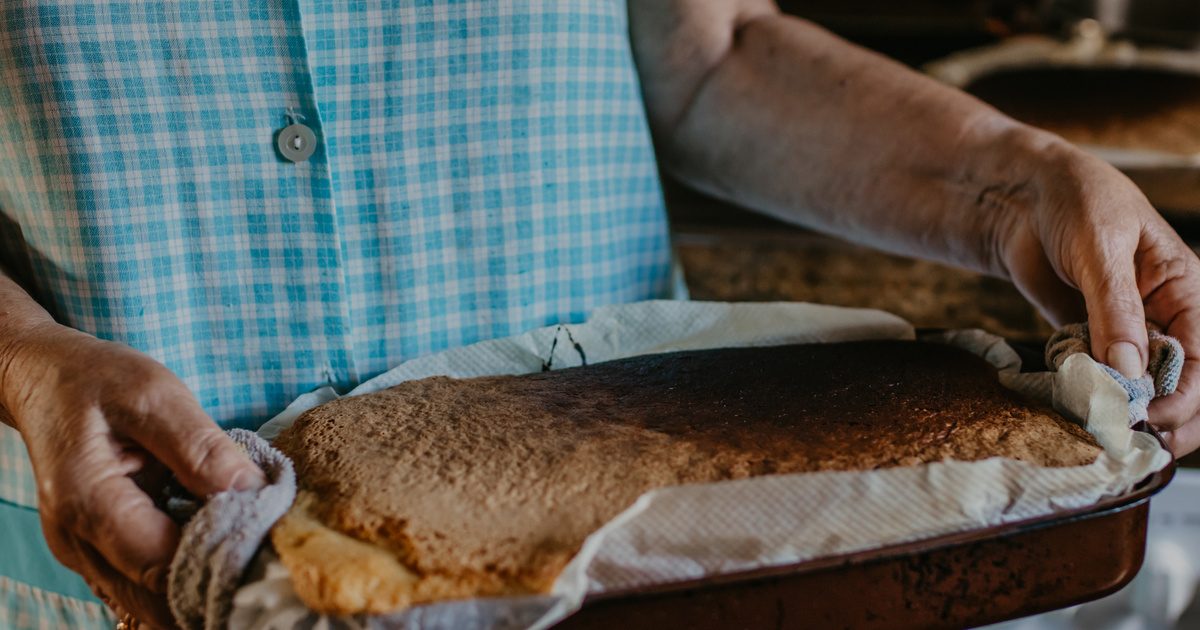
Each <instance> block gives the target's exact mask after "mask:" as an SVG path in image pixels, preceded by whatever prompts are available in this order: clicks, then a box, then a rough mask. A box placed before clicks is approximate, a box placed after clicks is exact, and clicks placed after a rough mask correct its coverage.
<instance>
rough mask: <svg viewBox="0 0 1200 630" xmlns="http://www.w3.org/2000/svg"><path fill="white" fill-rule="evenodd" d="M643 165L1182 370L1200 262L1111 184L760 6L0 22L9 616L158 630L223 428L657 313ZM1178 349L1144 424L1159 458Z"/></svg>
mask: <svg viewBox="0 0 1200 630" xmlns="http://www.w3.org/2000/svg"><path fill="white" fill-rule="evenodd" d="M652 139H653V143H652ZM655 151H657V159H658V161H660V162H661V163H662V164H663V165H664V166H665V167H666V168H667V169H669V170H670V171H672V172H673V173H675V174H676V175H678V176H679V177H681V178H682V179H684V180H685V181H687V182H688V183H690V184H692V185H693V186H696V187H698V188H700V189H702V190H705V191H708V192H709V193H712V194H715V195H717V196H720V197H723V198H725V199H729V200H732V201H735V202H737V203H739V204H742V205H745V206H748V207H751V208H755V209H758V210H760V211H762V212H764V213H767V214H770V215H772V216H775V217H778V218H781V219H784V220H786V221H790V222H792V223H796V224H799V225H803V226H806V227H809V228H813V229H816V230H820V231H823V232H826V233H830V234H835V235H838V236H841V237H844V238H847V239H852V240H856V241H859V242H863V243H867V244H870V245H874V246H877V247H879V248H882V249H886V250H889V251H892V252H899V253H903V254H908V255H912V256H920V257H925V258H932V259H936V260H940V261H944V262H947V263H950V264H954V265H959V266H962V267H966V268H969V269H974V270H978V271H981V272H984V273H988V274H992V275H995V276H999V277H1002V278H1007V279H1009V280H1011V281H1012V282H1013V283H1014V284H1016V286H1017V287H1018V288H1019V289H1020V290H1021V291H1022V293H1023V294H1024V295H1025V296H1026V297H1027V298H1028V299H1029V300H1030V301H1031V302H1033V303H1034V304H1036V305H1037V307H1038V308H1039V309H1040V310H1041V312H1042V313H1044V314H1045V315H1046V316H1047V317H1048V318H1049V319H1050V320H1051V321H1052V322H1055V323H1064V322H1071V321H1082V320H1085V319H1086V320H1087V321H1088V322H1090V324H1091V326H1092V333H1093V334H1092V349H1093V352H1094V354H1095V356H1096V357H1098V358H1099V359H1101V360H1104V361H1107V362H1108V363H1110V364H1111V365H1113V366H1115V367H1116V368H1117V369H1119V370H1120V371H1121V372H1123V373H1126V374H1130V375H1133V374H1140V373H1142V372H1143V370H1144V369H1145V364H1146V360H1147V341H1146V323H1147V322H1151V323H1154V324H1157V325H1159V326H1162V327H1163V328H1165V329H1166V331H1167V332H1168V333H1170V334H1172V335H1174V336H1176V337H1178V338H1179V339H1180V340H1181V341H1182V343H1183V345H1184V348H1185V350H1186V352H1187V353H1188V355H1189V356H1191V357H1200V319H1198V317H1200V311H1198V310H1197V308H1196V305H1197V304H1200V273H1198V270H1197V259H1196V257H1195V255H1194V254H1193V253H1192V251H1191V250H1190V249H1189V248H1188V247H1187V246H1185V245H1184V243H1183V242H1182V241H1181V240H1180V238H1179V237H1178V236H1177V235H1176V234H1175V232H1174V231H1172V230H1171V228H1170V227H1168V226H1167V224H1166V223H1165V222H1164V221H1163V220H1162V218H1160V217H1159V215H1158V213H1156V212H1155V210H1154V209H1153V208H1152V207H1151V206H1150V204H1149V203H1147V201H1146V198H1145V197H1144V196H1143V195H1142V194H1141V193H1140V192H1139V191H1138V189H1137V188H1136V187H1135V186H1134V185H1133V184H1131V183H1130V182H1129V180H1128V179H1126V178H1125V177H1123V176H1122V175H1121V174H1120V173H1118V172H1117V171H1116V170H1114V169H1113V168H1111V167H1110V166H1108V165H1107V164H1105V163H1103V162H1101V161H1099V160H1097V159H1095V158H1093V157H1091V156H1089V155H1087V154H1085V153H1083V152H1081V151H1079V150H1077V149H1075V148H1073V147H1072V146H1071V145H1069V144H1067V143H1065V142H1064V141H1062V140H1061V139H1059V138H1057V137H1055V136H1053V135H1050V134H1048V133H1045V132H1042V131H1039V130H1037V129H1033V128H1030V127H1028V126H1025V125H1022V124H1020V123H1017V122H1014V121H1013V120H1010V119H1009V118H1006V117H1005V116H1003V115H1001V114H1000V113H998V112H997V111H995V110H993V109H992V108H990V107H988V106H987V105H984V104H983V103H980V102H979V101H977V100H975V99H973V98H971V97H969V96H967V95H965V94H962V93H960V92H958V91H955V90H953V89H950V88H947V87H943V86H942V85H939V84H937V83H935V82H934V81H932V80H929V79H927V78H924V77H922V76H920V75H918V74H916V73H914V72H911V71H909V70H907V69H905V68H903V67H901V66H899V65H897V64H895V63H893V62H891V61H889V60H887V59H885V58H882V57H880V56H878V55H875V54H872V53H870V52H867V51H865V50H862V49H860V48H857V47H855V46H852V45H850V44H848V43H846V42H844V41H841V40H839V39H837V38H836V37H834V36H832V35H830V34H829V33H827V32H825V31H823V30H821V29H820V28H817V27H815V26H813V25H812V24H809V23H806V22H804V21H802V20H799V19H795V18H791V17H786V16H784V15H781V14H780V13H779V11H778V10H777V8H776V7H775V6H774V5H773V3H772V2H770V0H660V1H657V2H655V1H649V0H630V1H629V2H628V4H627V3H626V2H624V1H623V0H586V1H585V0H553V1H550V0H494V1H490V2H488V1H483V0H459V1H450V0H443V1H439V0H433V1H429V2H396V1H393V0H363V1H362V2H356V3H344V2H335V1H333V0H263V1H260V2H244V1H233V2H220V3H209V2H196V3H177V2H168V1H166V0H147V1H138V2H131V1H127V0H121V1H118V0H15V1H6V2H4V3H3V4H0V264H3V268H4V270H5V275H4V277H3V279H0V406H2V408H3V414H0V417H3V419H4V422H5V424H6V425H7V426H4V427H0V531H3V532H4V536H3V537H2V538H3V540H0V626H3V627H9V628H12V627H15V628H48V627H52V628H57V627H62V628H83V627H105V626H110V625H111V623H112V617H111V616H110V613H109V612H108V611H107V610H106V609H105V608H104V607H103V606H101V605H100V604H99V603H98V602H97V600H96V599H95V597H93V595H92V594H91V593H90V592H89V591H91V592H94V593H95V595H96V596H98V597H100V598H102V599H103V600H104V601H106V602H107V603H109V604H110V605H111V606H112V607H113V608H114V609H116V610H120V611H127V612H130V613H133V614H134V615H135V616H137V617H138V618H140V619H142V620H143V621H145V622H148V623H151V624H154V625H161V626H167V625H170V624H171V623H172V622H171V619H170V616H169V613H168V612H167V611H166V607H165V603H164V595H163V591H164V581H165V577H166V567H167V564H168V562H169V560H170V558H171V555H172V553H173V551H174V549H175V546H176V544H177V541H178V537H179V531H178V528H177V527H176V525H175V524H174V523H173V522H172V521H171V520H170V519H169V518H168V517H167V516H166V515H165V514H164V513H163V512H161V511H160V510H159V508H158V507H157V506H156V504H155V502H154V500H153V499H152V495H153V494H155V492H154V491H155V488H156V487H158V484H159V483H161V481H160V480H161V479H162V478H163V477H164V476H165V475H166V473H172V474H174V475H175V476H176V477H178V479H179V480H180V481H181V482H182V484H183V485H184V486H186V487H187V488H188V489H190V490H191V491H192V492H194V493H197V494H199V495H207V494H210V493H214V492H217V491H220V490H223V489H227V488H231V487H235V488H247V487H254V486H256V485H257V484H261V483H262V476H261V474H260V473H259V472H258V470H257V469H256V468H255V467H254V466H252V465H251V464H250V463H249V462H248V461H247V460H246V459H245V458H244V457H243V456H242V454H241V453H240V452H239V451H238V450H237V449H236V448H235V447H234V446H233V445H232V444H231V442H230V441H229V440H228V439H227V438H226V437H225V435H224V433H223V432H222V431H221V428H222V427H225V428H228V427H234V426H240V427H255V426H257V424H259V423H261V422H262V421H263V420H265V419H266V418H268V417H270V416H271V415H272V414H274V413H275V412H277V411H279V410H280V409H281V408H282V407H283V406H284V405H286V404H287V403H288V402H289V401H290V400H292V399H293V398H295V397H296V396H297V395H299V394H302V393H304V392H306V391H309V390H311V389H313V388H315V387H318V386H322V385H332V386H334V387H337V388H342V389H344V388H348V387H351V386H353V385H354V384H355V383H358V382H360V381H362V380H364V379H367V378H370V377H371V376H374V375H376V374H379V373H381V372H383V371H385V370H387V369H388V368H389V367H391V366H394V365H396V364H397V363H399V362H401V361H404V360H406V359H410V358H413V357H416V356H420V355H423V354H427V353H431V352H436V351H439V350H442V349H445V348H449V347H452V346H457V345H461V344H467V343H471V342H474V341H478V340H481V339H486V338H490V337H498V336H505V335H511V334H515V333H519V332H521V331H523V330H527V329H530V328H534V327H538V326H543V325H548V324H553V323H556V322H576V321H580V320H581V319H583V318H584V317H585V316H586V315H587V313H588V312H589V311H590V310H592V309H593V308H595V307H597V306H600V305H604V304H612V303H619V302H629V301H635V300H642V299H647V298H656V297H664V296H667V295H668V294H669V292H670V290H671V285H672V283H671V278H672V269H671V256H670V251H669V244H668V234H667V225H666V219H665V215H664V212H663V207H662V200H661V195H660V192H659V182H658V179H657V163H656V156H655ZM1196 365H1197V364H1196V362H1195V360H1194V359H1189V361H1188V363H1187V366H1186V368H1185V371H1184V374H1183V378H1182V383H1181V384H1180V387H1179V391H1178V393H1176V394H1174V395H1172V396H1169V397H1166V398H1163V399H1160V400H1158V401H1155V403H1154V405H1153V407H1152V410H1151V414H1152V415H1151V420H1152V422H1153V423H1154V424H1156V425H1157V426H1159V427H1160V428H1162V429H1164V430H1166V431H1167V433H1166V435H1167V438H1168V440H1169V443H1170V444H1171V446H1172V447H1173V448H1174V449H1175V451H1176V453H1177V454H1182V453H1186V452H1188V451H1190V450H1192V449H1193V448H1195V447H1196V446H1197V445H1198V444H1200V423H1198V422H1195V421H1193V417H1194V416H1195V414H1196V411H1197V406H1198V404H1200V391H1198V390H1197V386H1198V385H1200V384H1198V383H1197V379H1198V378H1200V374H1198V373H1197V368H1196ZM156 480H159V481H156ZM43 536H44V539H43ZM51 553H52V554H53V558H57V560H58V561H61V563H62V564H63V565H66V567H69V568H70V570H71V571H74V572H76V573H77V574H78V576H82V579H80V578H79V577H78V576H77V575H75V574H74V573H71V572H70V571H68V570H67V569H66V568H64V567H63V566H61V565H59V564H57V563H56V562H55V561H54V560H53V558H51Z"/></svg>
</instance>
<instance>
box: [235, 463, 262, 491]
mask: <svg viewBox="0 0 1200 630" xmlns="http://www.w3.org/2000/svg"><path fill="white" fill-rule="evenodd" d="M265 485H267V478H266V476H265V475H263V474H262V471H261V470H259V469H257V468H251V469H246V470H240V471H238V472H237V473H235V474H234V475H233V489H234V490H243V491H245V490H258V489H259V488H262V487H263V486H265Z"/></svg>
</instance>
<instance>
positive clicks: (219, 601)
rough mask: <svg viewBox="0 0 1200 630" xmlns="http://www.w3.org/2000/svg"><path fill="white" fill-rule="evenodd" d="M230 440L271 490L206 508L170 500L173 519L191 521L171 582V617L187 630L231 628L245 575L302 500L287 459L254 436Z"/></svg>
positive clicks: (214, 501)
mask: <svg viewBox="0 0 1200 630" xmlns="http://www.w3.org/2000/svg"><path fill="white" fill-rule="evenodd" d="M229 436H230V437H231V438H233V441H234V442H236V443H237V444H238V445H239V446H241V447H242V449H244V450H245V451H246V454H248V455H249V456H250V459H251V460H252V461H253V462H254V463H255V464H258V466H259V467H260V468H262V470H263V472H264V473H265V474H266V477H267V485H266V486H264V487H262V488H260V489H258V490H249V491H237V490H229V491H227V492H221V493H218V494H215V495H213V496H212V497H210V498H209V499H208V500H207V501H205V502H204V503H203V504H200V503H199V502H197V501H195V500H190V499H187V498H181V497H173V498H171V499H170V500H168V504H167V510H168V512H170V513H171V514H172V516H175V517H177V518H186V519H188V520H187V524H185V525H184V526H183V532H182V534H181V536H180V540H179V549H178V550H177V551H176V552H175V557H174V558H173V559H172V561H171V572H170V574H169V576H168V582H167V598H168V600H169V603H170V606H171V612H172V613H173V614H174V615H175V621H176V622H177V623H178V624H179V625H180V627H181V628H183V629H184V630H197V629H200V628H205V629H215V628H225V627H226V626H227V625H228V623H229V612H230V610H231V609H232V607H233V594H234V591H236V590H237V588H238V585H239V584H240V583H241V580H242V575H243V574H244V573H245V572H246V568H247V567H249V566H250V562H251V560H253V559H254V554H255V553H257V552H258V548H259V547H260V546H261V545H262V542H263V540H265V539H266V537H267V533H268V532H269V531H270V529H271V526H272V525H274V524H275V521H277V520H279V518H280V517H281V516H283V514H284V513H285V512H287V510H288V508H289V507H291V505H292V501H293V500H294V499H295V498H296V473H295V471H294V470H293V469H292V462H291V460H289V459H288V458H287V456H286V455H284V454H283V453H281V452H279V451H278V450H276V449H275V448H274V447H272V446H271V445H270V444H268V443H267V441H266V440H264V439H262V438H261V437H259V436H258V434H256V433H253V432H251V431H244V430H242V429H232V430H230V431H229Z"/></svg>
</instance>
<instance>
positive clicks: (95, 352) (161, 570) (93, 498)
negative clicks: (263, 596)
mask: <svg viewBox="0 0 1200 630" xmlns="http://www.w3.org/2000/svg"><path fill="white" fill-rule="evenodd" d="M9 358H10V360H9V362H8V363H7V365H6V369H5V373H4V374H3V375H2V376H3V381H0V382H3V385H4V386H3V390H4V391H3V395H4V398H3V401H2V402H3V403H4V406H5V407H6V408H7V409H8V411H9V413H10V414H11V416H12V421H13V424H14V426H16V428H17V429H18V430H19V431H20V432H21V435H22V437H23V438H24V440H25V443H26V445H27V447H28V449H29V454H30V459H31V460H32V462H33V469H34V473H35V475H36V477H37V483H38V502H39V512H40V514H41V519H42V528H43V531H44V533H45V536H46V541H47V542H48V543H49V545H50V549H51V551H53V552H54V555H55V556H56V557H57V558H58V559H59V560H60V561H61V562H62V563H63V564H65V565H67V566H68V567H70V568H71V569H73V570H75V571H77V572H79V573H80V574H81V575H82V576H83V577H84V579H85V580H87V582H88V584H89V586H91V588H92V590H93V591H95V592H96V594H97V596H99V597H101V599H104V600H105V601H106V602H109V605H110V606H111V607H113V609H114V610H116V611H117V612H118V614H122V613H130V614H132V615H133V616H134V617H136V618H137V619H139V620H140V621H141V622H143V623H144V624H148V625H150V626H155V627H173V626H174V623H173V621H172V619H171V615H170V612H169V610H168V608H167V605H166V598H165V593H166V580H167V570H168V566H169V564H170V561H171V557H172V555H173V554H174V552H175V548H176V547H177V545H178V542H179V529H178V527H177V526H176V525H175V523H174V522H173V521H171V520H170V519H169V518H168V517H167V515H166V514H164V513H163V512H162V511H160V510H159V509H157V508H156V507H155V504H154V501H153V500H152V499H151V497H150V496H149V495H148V492H155V491H156V490H157V489H160V488H161V487H162V485H163V483H164V482H165V480H166V473H167V471H170V472H173V473H175V475H176V476H177V477H178V479H179V481H180V483H182V485H183V486H184V487H186V488H187V489H188V490H190V491H191V492H192V493H194V494H196V495H197V496H207V495H210V494H212V493H215V492H218V491H221V490H226V489H229V488H231V487H237V488H241V489H248V488H252V487H259V486H261V485H262V484H263V483H264V481H265V480H264V478H263V476H262V473H261V472H260V471H259V470H258V468H257V467H255V466H254V465H253V464H252V463H250V461H249V459H248V458H247V457H246V456H245V455H243V454H242V453H241V451H240V450H238V448H237V447H236V446H235V445H234V444H233V442H232V441H231V440H229V439H228V437H227V436H226V435H225V434H224V432H222V431H221V430H220V429H219V428H218V427H217V425H216V424H215V423H213V421H212V420H211V419H210V418H209V417H208V416H207V415H206V414H205V413H204V411H203V410H202V409H201V408H200V406H199V404H198V403H197V402H196V399H195V398H194V397H193V396H192V394H191V392H190V391H188V389H187V387H186V386H185V385H184V384H183V383H182V382H181V381H180V380H179V379H178V378H176V377H175V375H174V374H172V373H171V372H170V370H168V369H167V368H166V367H164V366H163V365H161V364H159V363H157V362H156V361H154V360H153V359H151V358H149V357H147V356H145V355H143V354H141V353H139V352H137V351H135V350H133V349H132V348H129V347H127V346H123V345H120V344H117V343H112V342H107V341H101V340H98V339H96V338H95V337H92V336H90V335H86V334H83V333H80V332H77V331H74V330H71V329H68V328H65V327H62V326H58V325H56V324H52V325H49V326H46V327H43V328H42V329H41V330H39V331H38V332H37V333H33V334H29V335H27V336H26V337H25V338H24V339H22V341H21V343H20V344H19V347H16V348H13V349H12V350H11V352H10V356H9Z"/></svg>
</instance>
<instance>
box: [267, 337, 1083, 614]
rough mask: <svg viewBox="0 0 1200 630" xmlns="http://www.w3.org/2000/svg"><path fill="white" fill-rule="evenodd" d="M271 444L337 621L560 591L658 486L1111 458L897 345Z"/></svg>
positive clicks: (656, 373)
mask: <svg viewBox="0 0 1200 630" xmlns="http://www.w3.org/2000/svg"><path fill="white" fill-rule="evenodd" d="M276 445H277V446H278V447H279V448H280V449H282V450H283V452H285V453H287V454H288V455H289V456H290V457H291V458H292V459H293V460H294V461H295V464H296V471H297V474H298V477H299V479H300V485H301V488H302V492H301V500H300V501H298V503H297V506H296V507H295V508H294V509H293V510H292V511H291V512H290V513H289V515H288V516H287V517H285V518H284V519H283V520H282V521H281V522H280V524H279V525H277V526H276V528H275V530H274V532H273V540H274V543H275V545H276V548H277V550H278V551H279V552H280V555H281V558H282V560H283V562H284V563H285V564H286V565H287V566H288V568H289V569H290V570H291V572H292V575H293V581H294V582H295V585H296V588H297V591H298V593H299V595H300V596H301V598H302V599H303V600H304V602H305V603H306V604H307V605H308V606H310V607H311V608H313V609H315V610H318V611H322V612H331V613H351V612H385V611H389V610H394V609H396V608H400V607H404V606H407V605H410V604H413V603H419V602H425V601H432V600H437V599H446V598H459V597H471V596H477V595H495V594H509V593H522V592H542V591H546V590H548V589H549V588H550V586H551V584H552V583H553V581H554V579H555V578H556V577H557V575H558V574H559V572H560V571H561V569H562V568H563V566H564V565H565V564H566V563H567V561H568V560H570V558H571V557H572V556H573V555H574V554H575V552H576V551H577V550H578V548H579V546H580V544H581V543H582V541H583V540H584V538H586V537H587V536H588V535H589V534H590V533H591V532H593V531H595V530H596V529H598V528H599V527H600V526H601V525H602V524H604V523H605V522H606V521H608V520H610V519H611V518H612V517H613V516H615V515H616V514H618V513H619V512H621V511H622V510H623V509H625V508H626V507H628V506H629V505H630V504H631V503H633V501H634V500H635V499H636V498H637V497H638V496H639V495H640V494H642V493H643V492H645V491H647V490H649V489H652V488H656V487H662V486H668V485H675V484H683V483H693V482H711V481H718V480H725V479H739V478H744V477H750V476H754V475H766V474H774V473H790V472H801V471H823V470H869V469H874V468H881V467H889V466H903V465H914V464H918V463H922V462H932V461H939V460H943V459H959V460H976V459H981V458H986V457H991V456H997V455H1000V456H1007V457H1014V458H1018V459H1023V460H1027V461H1030V462H1034V463H1037V464H1041V465H1045V466H1074V465H1082V464H1086V463H1089V462H1091V461H1093V460H1094V459H1095V457H1096V455H1097V454H1098V453H1099V451H1100V449H1099V448H1098V447H1097V446H1096V444H1095V442H1094V441H1093V440H1092V438H1091V437H1090V436H1089V435H1088V434H1087V432H1086V431H1084V430H1083V429H1081V428H1080V427H1078V426H1076V425H1074V424H1072V423H1070V422H1068V421H1066V420H1064V419H1062V418H1060V417H1059V416H1057V415H1056V414H1055V413H1054V412H1052V411H1048V410H1045V409H1040V408H1037V407H1034V406H1031V405H1029V404H1028V403H1026V402H1024V401H1023V400H1022V399H1021V398H1020V397H1018V396H1017V395H1016V394H1014V393H1013V392H1011V391H1009V390H1007V389H1005V388H1003V387H1002V386H1000V384H999V383H998V381H997V377H996V374H995V370H994V369H993V368H992V367H991V366H990V365H989V364H987V363H986V362H985V361H983V360H982V359H979V358H978V357H975V356H974V355H972V354H970V353H968V352H965V351H963V350H959V349H955V348H951V347H948V346H943V345H938V344H927V343H918V342H903V341H869V342H853V343H838V344H811V345H795V346H777V347H769V348H748V349H722V350H708V351H699V352H678V353H670V354H660V355H651V356H643V357H636V358H632V359H625V360H620V361H612V362H609V363H603V364H598V365H594V366H591V367H586V368H573V369H565V370H561V371H556V372H544V373H540V374H531V375H525V376H502V377H486V378H475V379H466V380H457V379H451V378H442V377H438V378H428V379H424V380H419V381H412V382H408V383H403V384H401V385H398V386H396V387H393V388H391V389H388V390H385V391H382V392H378V393H375V394H370V395H366V396H359V397H354V398H347V399H342V400H339V401H336V402H331V403H328V404H325V405H322V406H320V407H317V408H315V409H313V410H311V411H309V412H307V413H306V414H304V415H303V416H302V417H301V418H300V419H298V420H297V421H296V423H295V424H294V425H293V426H292V427H291V428H290V429H288V430H287V431H285V432H284V433H283V434H282V435H281V436H280V437H279V439H278V440H277V442H276ZM360 541H361V542H360ZM363 543H366V544H363Z"/></svg>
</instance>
